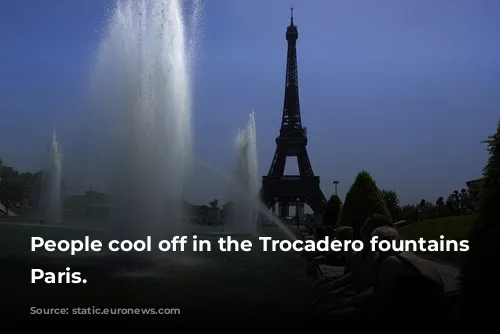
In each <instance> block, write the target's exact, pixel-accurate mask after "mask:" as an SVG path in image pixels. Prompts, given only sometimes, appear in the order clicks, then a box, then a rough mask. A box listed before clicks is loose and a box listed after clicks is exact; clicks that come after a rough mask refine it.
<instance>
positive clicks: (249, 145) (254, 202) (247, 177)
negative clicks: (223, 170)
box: [225, 112, 260, 234]
mask: <svg viewBox="0 0 500 334" xmlns="http://www.w3.org/2000/svg"><path fill="white" fill-rule="evenodd" d="M259 187H260V183H259V171H258V162H257V138H256V132H255V114H254V112H252V113H251V114H250V116H249V118H248V124H247V126H246V128H245V129H243V130H239V131H238V134H237V137H236V168H235V172H234V177H233V182H232V185H231V188H232V189H231V192H230V199H231V200H230V202H231V203H232V204H231V207H230V208H229V217H228V219H227V221H226V223H225V224H226V225H227V229H228V230H230V231H234V232H238V233H249V234H257V230H258V215H259ZM242 192H243V193H244V194H245V195H244V196H242V195H241V193H242Z"/></svg>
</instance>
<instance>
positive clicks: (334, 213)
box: [323, 195, 342, 226]
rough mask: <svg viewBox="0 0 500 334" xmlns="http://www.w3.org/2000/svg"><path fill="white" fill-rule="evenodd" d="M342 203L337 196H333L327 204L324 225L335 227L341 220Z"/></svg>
mask: <svg viewBox="0 0 500 334" xmlns="http://www.w3.org/2000/svg"><path fill="white" fill-rule="evenodd" d="M341 206H342V201H341V200H340V198H339V197H338V196H337V195H332V196H331V197H330V199H329V200H328V202H327V203H326V208H325V212H324V213H323V225H330V226H334V225H336V224H337V222H338V220H339V214H340V208H341Z"/></svg>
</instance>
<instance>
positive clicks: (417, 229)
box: [399, 215, 476, 265]
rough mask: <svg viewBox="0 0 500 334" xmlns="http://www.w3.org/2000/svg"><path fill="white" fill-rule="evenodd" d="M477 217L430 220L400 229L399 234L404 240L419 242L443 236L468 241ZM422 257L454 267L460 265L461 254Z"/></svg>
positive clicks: (433, 254)
mask: <svg viewBox="0 0 500 334" xmlns="http://www.w3.org/2000/svg"><path fill="white" fill-rule="evenodd" d="M475 217H476V216H475V215H468V216H457V217H446V218H436V219H429V220H426V221H424V222H423V223H413V224H410V225H407V226H403V227H401V228H399V232H400V233H401V236H402V237H403V238H404V239H407V240H418V239H419V238H423V239H424V240H439V237H440V236H441V235H444V237H445V238H446V239H448V240H464V239H467V236H468V233H469V230H470V228H471V227H472V224H473V221H474V219H475ZM420 255H422V256H424V257H426V258H429V259H432V260H435V261H438V262H439V261H440V262H446V263H450V264H453V265H458V264H459V263H460V257H461V253H460V252H426V253H421V254H420Z"/></svg>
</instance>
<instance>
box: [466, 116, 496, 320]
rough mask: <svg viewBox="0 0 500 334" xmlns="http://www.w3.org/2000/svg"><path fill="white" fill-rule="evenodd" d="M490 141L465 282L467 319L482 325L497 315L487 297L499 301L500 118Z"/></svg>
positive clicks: (471, 237)
mask: <svg viewBox="0 0 500 334" xmlns="http://www.w3.org/2000/svg"><path fill="white" fill-rule="evenodd" d="M486 144H487V147H488V152H489V154H490V157H489V159H488V163H487V164H486V166H485V167H484V170H483V175H484V178H483V180H482V182H481V191H480V193H479V203H478V208H477V213H478V216H477V219H476V220H475V222H474V225H473V227H472V230H471V232H470V235H469V242H470V244H469V245H470V250H469V252H467V253H465V254H464V255H465V256H464V261H463V264H462V282H461V289H462V294H463V301H464V318H465V317H466V318H467V319H469V320H473V321H474V322H475V323H482V324H484V321H492V320H493V319H495V317H497V314H494V311H495V310H496V308H495V307H492V306H491V305H490V303H488V302H485V300H486V301H487V300H490V301H491V302H492V303H495V302H496V301H497V299H496V296H497V295H498V293H497V291H498V276H497V275H496V274H495V273H494V270H495V265H496V264H497V263H498V255H499V254H500V224H499V222H500V205H499V204H500V121H499V123H498V127H497V131H496V133H495V134H494V135H493V136H491V137H489V139H488V140H487V141H486ZM495 313H496V312H495Z"/></svg>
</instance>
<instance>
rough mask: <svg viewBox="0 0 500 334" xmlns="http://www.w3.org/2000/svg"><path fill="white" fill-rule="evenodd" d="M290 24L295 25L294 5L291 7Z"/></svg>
mask: <svg viewBox="0 0 500 334" xmlns="http://www.w3.org/2000/svg"><path fill="white" fill-rule="evenodd" d="M290 25H292V26H293V5H292V6H291V7H290Z"/></svg>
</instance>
